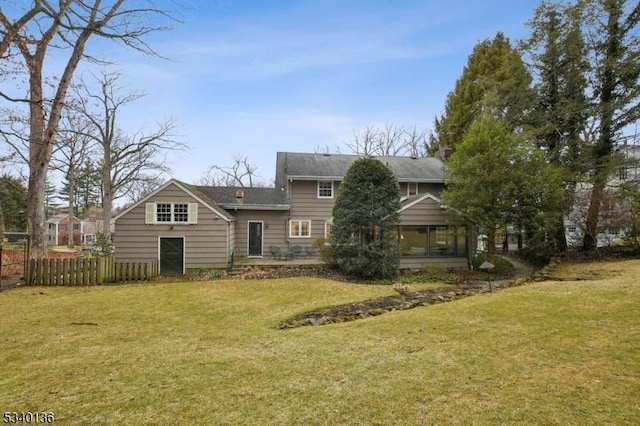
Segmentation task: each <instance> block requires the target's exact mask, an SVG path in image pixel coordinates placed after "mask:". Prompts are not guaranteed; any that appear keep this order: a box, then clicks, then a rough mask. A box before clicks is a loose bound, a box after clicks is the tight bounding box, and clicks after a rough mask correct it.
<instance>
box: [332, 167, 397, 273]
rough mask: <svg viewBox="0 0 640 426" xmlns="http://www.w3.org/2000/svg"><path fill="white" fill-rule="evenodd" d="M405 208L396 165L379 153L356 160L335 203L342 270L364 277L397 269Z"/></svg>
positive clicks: (335, 235) (335, 243)
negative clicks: (401, 214)
mask: <svg viewBox="0 0 640 426" xmlns="http://www.w3.org/2000/svg"><path fill="white" fill-rule="evenodd" d="M399 209H400V189H399V187H398V183H397V181H396V178H395V176H394V175H393V173H392V172H391V170H389V168H388V167H386V166H385V165H384V164H383V163H382V162H380V161H378V160H376V159H373V158H360V159H358V160H356V161H355V162H354V163H353V164H352V165H351V167H350V168H349V170H348V171H347V173H346V175H345V177H344V180H343V181H342V183H341V184H340V189H339V190H338V194H337V197H336V203H335V205H334V208H333V228H332V230H331V244H332V247H333V249H334V252H335V257H336V261H337V264H338V266H339V267H340V269H342V271H344V272H345V273H346V274H348V275H353V276H356V277H359V278H364V279H385V278H391V277H394V276H395V275H396V274H397V271H398V267H399V264H400V250H399V247H398V233H397V226H398V224H399V220H400V219H399V213H398V210H399Z"/></svg>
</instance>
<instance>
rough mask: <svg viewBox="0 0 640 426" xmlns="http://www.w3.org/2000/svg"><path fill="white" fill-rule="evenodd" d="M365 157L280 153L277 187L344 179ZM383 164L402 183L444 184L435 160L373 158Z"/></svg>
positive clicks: (439, 163)
mask: <svg viewBox="0 0 640 426" xmlns="http://www.w3.org/2000/svg"><path fill="white" fill-rule="evenodd" d="M361 157H362V156H358V155H343V154H305V153H297V152H279V153H278V156H277V170H276V187H284V184H285V182H286V179H287V178H289V179H318V178H319V179H335V180H341V179H342V178H343V177H344V175H345V174H346V173H347V170H348V169H349V167H350V166H351V164H352V163H353V162H354V161H356V160H357V159H358V158H361ZM373 158H375V159H377V160H380V161H382V162H383V163H384V164H385V165H387V167H389V169H391V171H392V172H393V174H394V175H395V176H396V178H397V179H398V181H400V182H412V181H413V182H444V168H443V163H442V161H441V160H440V159H438V158H434V157H416V158H413V157H373Z"/></svg>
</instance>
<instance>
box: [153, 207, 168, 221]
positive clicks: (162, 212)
mask: <svg viewBox="0 0 640 426" xmlns="http://www.w3.org/2000/svg"><path fill="white" fill-rule="evenodd" d="M155 221H156V223H160V222H171V203H158V204H156V220H155Z"/></svg>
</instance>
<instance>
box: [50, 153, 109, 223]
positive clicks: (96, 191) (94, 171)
mask: <svg viewBox="0 0 640 426" xmlns="http://www.w3.org/2000/svg"><path fill="white" fill-rule="evenodd" d="M74 187H75V191H74V202H73V205H74V210H75V215H76V216H79V217H80V216H84V215H85V213H86V212H87V211H88V210H89V209H90V208H92V207H99V206H100V203H101V201H100V190H101V183H100V169H99V168H97V167H96V166H95V165H94V163H93V162H92V161H91V160H89V159H87V161H86V162H85V163H84V164H83V165H82V166H80V168H79V169H78V170H77V172H76V173H75V183H74ZM60 194H61V197H60V199H62V200H63V201H65V202H68V201H69V182H68V181H67V180H66V179H65V180H63V182H62V190H61V191H60Z"/></svg>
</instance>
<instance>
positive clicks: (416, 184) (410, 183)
mask: <svg viewBox="0 0 640 426" xmlns="http://www.w3.org/2000/svg"><path fill="white" fill-rule="evenodd" d="M411 185H415V190H416V193H415V194H410V193H409V192H410V188H411ZM419 190H420V182H407V197H413V196H414V195H418V194H419V193H420V192H419Z"/></svg>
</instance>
